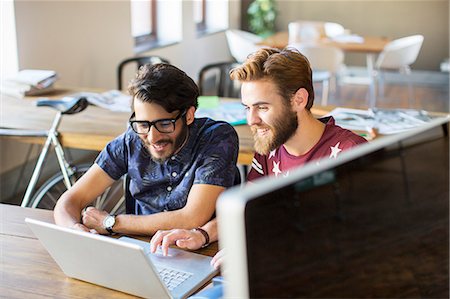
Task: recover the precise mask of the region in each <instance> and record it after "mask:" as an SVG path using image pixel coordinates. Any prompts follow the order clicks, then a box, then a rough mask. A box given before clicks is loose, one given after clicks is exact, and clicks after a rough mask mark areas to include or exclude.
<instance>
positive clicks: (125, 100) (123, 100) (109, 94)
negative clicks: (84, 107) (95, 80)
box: [71, 90, 131, 112]
mask: <svg viewBox="0 0 450 299" xmlns="http://www.w3.org/2000/svg"><path fill="white" fill-rule="evenodd" d="M71 96H72V97H85V98H86V99H87V100H88V102H89V103H90V104H92V105H95V106H98V107H102V108H105V109H108V110H111V111H118V112H131V96H129V95H127V94H124V93H122V92H120V91H119V90H109V91H106V92H103V93H95V92H79V93H76V94H73V95H71Z"/></svg>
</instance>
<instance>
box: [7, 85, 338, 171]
mask: <svg viewBox="0 0 450 299" xmlns="http://www.w3.org/2000/svg"><path fill="white" fill-rule="evenodd" d="M77 91H80V89H79V88H78V89H62V88H61V89H56V90H55V91H54V92H52V93H51V94H50V95H48V96H46V97H49V98H61V97H63V96H67V95H70V94H73V93H75V92H77ZM38 98H39V97H26V98H24V99H18V98H13V97H9V96H3V95H2V102H1V110H0V128H13V129H33V130H48V129H49V128H50V126H51V123H52V120H53V118H54V116H55V113H56V112H55V110H53V109H52V108H49V107H36V106H35V104H34V102H35V101H36V100H37V99H38ZM221 101H240V100H239V99H221ZM331 110H332V108H329V107H320V106H318V107H317V108H313V109H312V112H313V114H315V115H316V116H322V115H324V114H326V113H327V112H329V111H331ZM129 117H130V114H129V113H126V112H113V111H109V110H106V109H103V108H100V107H97V106H93V105H90V106H89V107H88V108H87V109H86V110H84V111H83V112H81V113H78V114H74V115H64V116H63V117H62V121H61V125H60V127H59V132H60V141H61V143H62V145H63V146H64V147H69V148H76V149H84V150H94V151H101V150H102V149H103V148H104V147H105V146H106V144H107V143H108V142H109V141H111V140H113V139H114V138H115V137H117V136H119V135H120V134H122V133H123V132H124V131H125V130H126V127H127V122H128V119H129ZM234 128H235V130H236V132H237V134H238V136H239V156H238V164H241V165H251V164H252V159H253V154H254V149H253V136H252V133H251V131H250V127H249V126H248V125H239V126H235V127H234ZM16 139H17V140H19V141H25V142H33V143H40V142H42V138H23V137H21V138H16Z"/></svg>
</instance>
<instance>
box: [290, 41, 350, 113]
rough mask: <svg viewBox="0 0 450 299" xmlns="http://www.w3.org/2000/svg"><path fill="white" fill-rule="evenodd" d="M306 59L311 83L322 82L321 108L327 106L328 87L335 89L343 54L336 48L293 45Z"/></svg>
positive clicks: (316, 45)
mask: <svg viewBox="0 0 450 299" xmlns="http://www.w3.org/2000/svg"><path fill="white" fill-rule="evenodd" d="M291 46H292V47H294V48H297V49H298V50H299V51H300V53H302V54H303V55H305V56H306V58H308V60H309V63H310V64H311V68H312V70H313V82H322V103H321V104H322V106H326V105H327V104H328V97H329V90H330V85H331V86H332V88H333V89H335V88H336V87H337V84H336V80H337V75H338V73H339V71H340V69H341V68H342V67H343V62H344V52H343V51H342V50H341V49H339V48H336V47H331V46H325V45H318V44H315V45H312V44H293V45H291Z"/></svg>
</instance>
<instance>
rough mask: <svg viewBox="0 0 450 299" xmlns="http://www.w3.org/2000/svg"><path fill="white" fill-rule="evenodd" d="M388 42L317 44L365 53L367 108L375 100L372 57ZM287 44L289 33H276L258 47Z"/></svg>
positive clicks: (382, 39)
mask: <svg viewBox="0 0 450 299" xmlns="http://www.w3.org/2000/svg"><path fill="white" fill-rule="evenodd" d="M389 41H390V40H389V39H388V38H386V37H375V36H364V41H363V42H362V43H340V42H333V41H332V40H330V39H328V38H322V39H320V40H319V43H321V44H325V45H330V46H334V47H337V48H339V49H342V50H343V51H345V52H352V53H365V54H366V68H367V74H368V78H369V79H370V80H369V107H373V106H374V105H375V99H376V86H375V78H374V76H375V75H374V62H375V57H374V55H376V54H379V53H380V52H381V51H383V49H384V47H385V46H386V44H387V43H388V42H389ZM288 43H289V33H288V32H287V31H282V32H277V33H275V34H274V35H272V36H270V37H268V38H266V39H265V40H263V41H262V42H260V43H259V44H260V45H264V46H269V47H274V48H280V49H282V48H284V47H286V46H287V45H288Z"/></svg>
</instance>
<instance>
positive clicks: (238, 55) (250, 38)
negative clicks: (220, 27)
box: [225, 29, 262, 63]
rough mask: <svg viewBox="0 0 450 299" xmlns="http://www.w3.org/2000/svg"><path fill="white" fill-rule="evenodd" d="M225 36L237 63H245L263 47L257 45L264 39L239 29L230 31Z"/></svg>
mask: <svg viewBox="0 0 450 299" xmlns="http://www.w3.org/2000/svg"><path fill="white" fill-rule="evenodd" d="M225 34H226V37H227V42H228V48H229V49H230V53H231V56H233V58H234V59H236V61H237V62H240V63H242V62H244V61H245V60H246V59H247V56H248V55H249V54H251V53H253V52H255V51H256V50H258V49H260V48H261V47H262V46H259V45H257V43H259V42H261V41H262V38H261V37H259V36H257V35H256V34H253V33H250V32H247V31H242V30H237V29H229V30H227V31H226V32H225Z"/></svg>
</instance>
